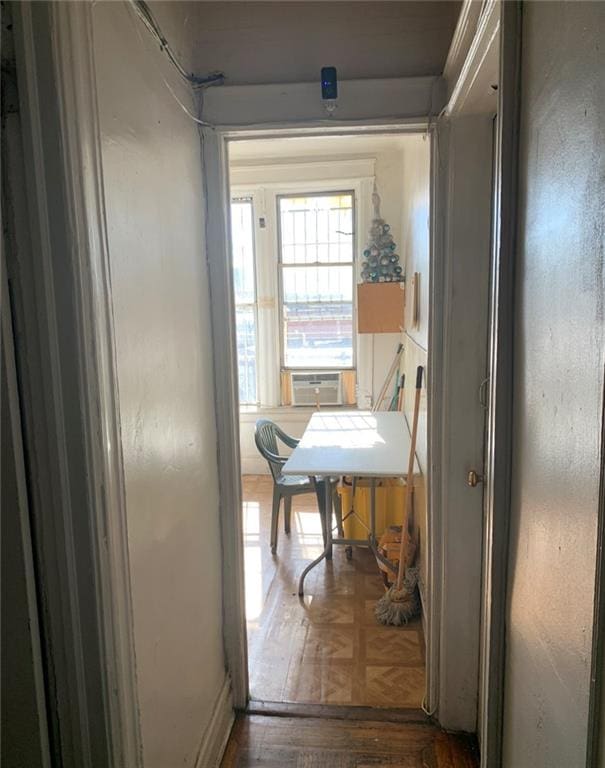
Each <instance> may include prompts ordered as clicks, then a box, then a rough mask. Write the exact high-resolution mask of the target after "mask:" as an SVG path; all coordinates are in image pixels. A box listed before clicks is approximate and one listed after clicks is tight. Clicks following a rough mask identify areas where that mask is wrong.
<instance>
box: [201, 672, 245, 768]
mask: <svg viewBox="0 0 605 768" xmlns="http://www.w3.org/2000/svg"><path fill="white" fill-rule="evenodd" d="M234 722H235V712H234V709H233V697H232V695H231V680H230V678H229V675H227V676H226V677H225V682H224V683H223V686H222V688H221V690H220V691H219V694H218V696H217V697H216V701H215V702H214V705H213V707H212V717H211V718H210V722H209V723H208V726H207V728H206V731H205V732H204V736H203V738H202V743H201V744H200V750H199V752H198V756H197V760H196V761H195V768H218V766H219V765H220V764H221V760H222V758H223V753H224V752H225V748H226V746H227V742H228V741H229V736H230V734H231V729H232V728H233V723H234Z"/></svg>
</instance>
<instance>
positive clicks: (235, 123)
mask: <svg viewBox="0 0 605 768" xmlns="http://www.w3.org/2000/svg"><path fill="white" fill-rule="evenodd" d="M338 91H339V93H338V106H337V109H336V112H335V113H334V116H333V117H332V118H329V117H328V115H327V113H326V111H325V109H324V105H323V102H322V100H321V93H320V88H319V83H283V84H269V85H222V86H216V87H214V88H208V89H207V90H206V91H205V93H204V95H203V109H202V117H203V119H204V121H206V122H208V123H210V124H211V125H213V126H214V127H217V128H222V129H227V128H230V127H231V128H234V129H236V130H237V129H241V128H245V127H248V128H253V127H260V126H263V125H268V124H269V125H271V124H275V125H284V124H285V125H286V126H288V127H290V128H294V127H296V129H297V130H299V131H300V129H301V128H303V127H304V126H305V124H306V125H307V126H310V125H316V126H319V125H330V124H331V125H334V126H338V125H339V123H342V122H343V121H346V122H351V121H361V122H362V123H364V124H366V125H367V123H368V121H385V120H393V121H401V120H402V119H405V118H407V119H410V118H412V119H415V118H418V117H421V118H425V117H426V116H427V115H432V114H438V113H439V112H440V111H441V109H442V108H443V105H444V95H443V87H442V84H441V79H440V78H439V77H433V76H431V77H407V78H388V79H379V80H373V79H368V80H343V81H340V82H339V83H338ZM341 128H342V126H341Z"/></svg>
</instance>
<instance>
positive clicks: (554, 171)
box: [503, 2, 605, 768]
mask: <svg viewBox="0 0 605 768" xmlns="http://www.w3.org/2000/svg"><path fill="white" fill-rule="evenodd" d="M604 33H605V5H604V4H602V3H584V2H580V3H556V2H555V3H525V4H524V9H523V30H522V61H521V81H522V87H521V93H522V103H521V125H520V153H519V203H518V204H519V208H518V210H519V224H518V235H517V243H518V245H517V261H516V266H515V272H516V299H515V322H516V328H515V359H514V372H515V381H514V392H513V395H514V397H513V410H514V422H513V469H512V504H511V529H510V550H509V565H508V574H509V595H508V615H507V617H506V669H505V685H506V690H505V702H504V727H503V737H504V757H503V765H504V766H505V767H506V768H569V767H570V766H583V765H586V764H587V763H586V746H587V736H588V733H589V729H588V712H589V690H590V672H591V655H592V654H591V642H592V631H593V601H594V584H595V554H596V544H597V510H598V504H599V474H600V471H601V462H602V451H603V446H602V444H601V439H602V436H601V424H602V418H603V413H602V403H603V400H602V398H603V386H604V381H603V365H604V362H605V330H604V314H603V297H604V296H605V284H604V283H605V275H604V265H603V251H604V229H603V210H604V209H605V192H604V189H605V188H604V186H603V171H604V165H603V125H604V121H605V91H604V89H603V82H602V72H603V71H604V69H605V53H604V50H603V45H602V40H603V35H604Z"/></svg>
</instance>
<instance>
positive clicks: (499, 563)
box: [429, 0, 520, 768]
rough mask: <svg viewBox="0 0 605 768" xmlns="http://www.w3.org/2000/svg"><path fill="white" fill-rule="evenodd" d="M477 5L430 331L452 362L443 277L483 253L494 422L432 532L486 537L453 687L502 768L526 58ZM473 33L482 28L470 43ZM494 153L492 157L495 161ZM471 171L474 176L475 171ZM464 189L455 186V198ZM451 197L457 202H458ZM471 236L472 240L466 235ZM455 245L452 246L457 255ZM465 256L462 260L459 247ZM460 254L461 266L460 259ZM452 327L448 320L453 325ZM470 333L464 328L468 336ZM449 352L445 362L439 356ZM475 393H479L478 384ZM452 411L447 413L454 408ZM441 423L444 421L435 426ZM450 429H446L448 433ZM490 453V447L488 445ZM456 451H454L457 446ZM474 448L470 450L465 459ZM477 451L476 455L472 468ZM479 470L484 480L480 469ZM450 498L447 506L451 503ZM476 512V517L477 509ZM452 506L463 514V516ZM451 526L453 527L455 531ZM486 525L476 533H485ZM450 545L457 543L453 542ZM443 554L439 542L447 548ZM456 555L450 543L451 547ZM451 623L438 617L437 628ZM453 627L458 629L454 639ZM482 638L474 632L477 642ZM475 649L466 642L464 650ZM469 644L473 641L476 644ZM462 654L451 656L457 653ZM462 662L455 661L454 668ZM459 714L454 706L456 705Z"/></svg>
mask: <svg viewBox="0 0 605 768" xmlns="http://www.w3.org/2000/svg"><path fill="white" fill-rule="evenodd" d="M477 5H478V4H476V3H473V2H472V0H465V2H464V4H463V8H462V11H461V14H460V19H459V24H458V27H457V30H456V33H455V35H454V39H453V41H452V47H451V49H450V55H449V56H448V60H447V62H446V70H445V72H444V79H445V81H446V88H447V93H448V96H449V101H448V104H447V106H446V108H445V109H444V111H443V113H442V115H441V116H440V118H439V120H438V121H437V128H436V131H437V135H438V138H439V139H443V140H442V141H441V140H438V141H437V142H436V143H435V146H434V149H435V152H434V156H433V168H434V174H435V177H434V183H433V189H434V193H435V195H436V201H435V204H434V205H433V213H434V216H436V217H437V219H438V220H437V221H435V224H434V227H433V233H434V237H435V240H436V242H435V245H434V252H435V253H436V254H437V256H436V258H435V274H434V278H433V296H432V303H433V307H434V309H435V314H434V315H433V321H434V323H435V334H434V339H435V346H434V347H433V350H432V351H433V353H434V354H435V355H439V354H443V356H444V359H447V354H448V346H451V340H449V341H448V339H447V338H444V334H443V332H442V329H443V328H444V327H445V326H446V324H447V322H448V316H447V312H448V308H447V306H446V307H445V308H442V307H440V305H439V302H438V297H439V296H442V297H447V295H448V290H449V289H448V285H447V281H448V279H450V278H448V275H451V273H452V270H454V269H456V268H457V269H460V268H465V265H466V267H467V268H468V267H472V266H473V262H472V261H469V260H468V253H467V249H468V248H469V247H470V248H477V247H479V250H478V251H477V254H476V256H477V257H479V256H480V254H482V255H483V259H485V260H486V261H489V262H490V264H491V267H490V278H489V287H488V288H487V291H488V294H489V298H490V316H489V320H488V322H487V324H486V325H487V329H488V332H489V336H488V335H487V334H486V338H488V341H489V359H488V357H487V354H486V360H485V363H486V370H490V371H491V374H492V375H491V378H490V380H489V386H488V390H489V406H490V407H489V411H488V417H487V432H486V434H487V444H486V446H485V448H486V450H485V465H484V452H483V444H481V446H480V450H479V447H477V449H476V451H475V454H476V455H475V457H474V462H476V464H475V463H473V464H469V463H468V461H466V462H460V461H458V462H457V463H456V462H455V463H454V464H453V469H454V472H453V473H452V465H448V463H447V461H446V460H445V455H444V454H442V455H443V456H444V458H443V461H441V462H438V463H437V464H436V473H437V476H438V479H437V482H435V484H434V493H435V495H434V496H433V498H432V502H433V504H434V505H435V506H434V509H433V514H432V515H431V517H430V519H431V520H433V519H435V517H436V516H437V515H439V514H440V513H441V514H443V515H445V517H446V519H445V520H442V521H441V526H442V528H444V529H447V528H448V527H449V530H450V531H451V532H452V531H453V535H454V536H456V528H457V527H458V526H459V524H460V521H461V520H464V519H465V516H466V515H468V513H469V509H470V508H471V505H472V507H473V510H474V512H473V514H475V515H477V518H478V520H477V525H476V526H474V528H473V531H474V533H476V532H477V528H481V529H482V531H481V538H480V539H479V540H477V539H475V542H474V546H475V552H476V556H477V559H478V561H479V562H480V563H481V568H480V569H477V568H475V569H474V580H475V581H474V583H473V579H472V578H471V576H470V573H469V578H467V580H466V586H467V588H468V591H466V590H465V591H464V593H463V595H464V597H463V599H464V600H468V599H469V595H475V596H476V590H477V585H478V584H481V590H480V603H481V620H480V623H479V625H478V626H477V627H476V630H477V632H476V645H475V653H476V658H475V667H474V668H470V667H469V669H468V670H467V675H466V677H460V673H459V672H458V671H457V673H458V674H459V678H458V685H459V687H462V686H463V685H464V684H468V685H470V684H472V681H473V680H474V681H475V682H476V687H477V691H478V698H477V701H476V704H477V707H478V710H477V714H478V723H476V726H477V727H478V729H479V734H478V735H479V739H480V745H481V765H482V766H483V767H485V768H487V766H489V768H496V767H497V766H498V765H499V764H500V752H501V746H500V741H501V713H502V695H503V673H504V623H505V605H506V563H507V551H508V514H509V508H510V501H509V500H510V459H511V424H512V400H511V392H512V390H511V382H512V362H511V361H512V344H513V326H512V317H513V314H512V313H513V297H514V294H513V290H514V281H513V270H514V243H515V231H516V230H515V212H516V162H517V146H516V141H517V132H518V129H517V125H518V109H519V104H518V93H519V82H518V81H519V47H520V3H518V2H498V0H488V2H486V3H485V4H484V5H483V6H482V8H481V10H480V11H479V12H478V9H477ZM471 28H475V31H474V34H473V33H472V32H471ZM494 76H496V77H497V83H496V84H497V92H494V90H493V89H491V88H490V82H491V81H490V78H491V77H494ZM496 113H497V114H498V117H499V120H498V131H497V134H496V138H495V146H494V140H493V137H492V130H491V127H490V126H489V125H487V124H486V125H485V126H484V128H483V129H481V128H480V121H481V120H482V119H483V120H489V121H490V122H491V119H492V118H493V116H494V114H496ZM461 120H466V121H467V123H468V130H469V131H472V130H474V129H475V128H477V129H479V133H478V134H477V135H476V136H475V137H471V138H469V137H467V136H465V135H464V134H465V133H466V129H465V131H463V132H462V137H460V136H456V124H457V122H459V121H461ZM471 144H472V145H473V152H475V153H477V154H479V153H481V152H486V151H488V152H489V161H490V163H491V159H492V157H493V158H494V160H495V163H494V165H495V168H494V177H495V178H494V190H495V199H494V224H495V226H494V231H493V232H492V231H491V219H492V216H491V213H490V215H488V216H485V215H484V216H483V217H482V224H481V225H480V226H477V225H476V223H474V224H473V225H472V226H474V227H475V233H474V237H472V238H471V239H470V240H468V239H467V240H466V241H465V240H464V239H462V238H461V237H460V236H457V235H456V233H455V232H454V235H453V237H454V240H453V241H452V239H451V238H452V235H451V233H449V234H448V228H449V227H450V226H451V223H452V222H455V221H456V220H457V218H458V217H459V216H464V215H465V213H466V215H468V211H469V210H471V211H473V208H472V206H473V204H475V205H477V204H478V203H479V201H480V200H481V199H482V198H484V199H485V196H486V195H487V196H488V197H490V196H491V194H492V182H491V173H490V178H489V179H488V178H487V177H485V176H484V177H483V178H481V177H480V175H479V174H478V173H476V172H473V171H472V160H469V158H467V159H466V160H465V161H464V162H463V164H462V166H461V168H462V170H463V172H464V174H465V175H466V169H467V168H470V169H471V175H472V174H473V173H474V175H475V178H474V179H473V178H471V179H469V178H465V179H464V180H463V182H464V184H463V186H462V193H463V195H465V196H467V199H466V200H461V199H460V197H461V195H460V184H459V182H457V181H456V171H457V164H458V159H457V155H458V154H459V153H460V152H462V153H464V152H467V151H468V149H469V146H470V145H471ZM493 152H494V154H492V153H493ZM469 163H470V164H469ZM457 185H458V186H457ZM453 193H455V194H453ZM463 234H466V235H468V232H467V233H463ZM456 240H457V244H456ZM461 244H462V246H463V247H462V248H461V247H460V245H461ZM456 250H458V254H456V253H455V251H456ZM450 319H451V318H450ZM460 320H461V321H462V324H461V326H460V328H459V331H461V332H462V333H459V335H458V336H457V337H455V341H456V342H457V343H460V342H461V341H463V340H464V338H465V337H464V334H465V333H466V334H468V338H472V335H471V334H473V333H476V329H474V328H473V327H472V324H469V322H468V318H467V319H466V320H465V319H464V318H463V317H462V318H459V321H460ZM465 325H466V327H465ZM440 343H441V345H442V351H440V350H439V344H440ZM436 362H437V361H434V363H435V364H434V365H433V369H434V371H435V375H436V376H438V375H439V368H438V367H437V365H436ZM441 372H442V373H443V375H444V376H446V377H447V376H448V375H449V379H447V380H446V381H444V380H438V381H437V382H436V384H435V389H434V390H433V392H432V394H433V395H434V396H435V397H436V400H435V402H433V403H432V408H431V413H432V417H431V419H430V423H429V429H430V440H431V441H432V443H433V445H434V449H435V455H439V453H440V452H441V451H442V450H443V448H444V441H447V439H448V429H449V428H450V427H451V423H452V422H451V420H450V419H449V418H448V414H447V413H443V410H444V407H443V406H444V404H445V410H447V407H448V406H447V401H446V399H445V398H446V396H447V391H448V389H449V388H450V387H452V386H455V385H456V382H457V381H459V379H460V372H456V370H455V369H454V368H453V367H452V366H449V365H448V364H447V362H446V363H444V366H443V368H442V369H441ZM477 383H478V382H477ZM479 400H480V393H479V391H477V393H476V398H475V399H471V400H470V401H469V405H470V407H471V408H474V409H475V411H474V412H475V418H476V416H477V410H476V409H477V408H479V407H480V402H479ZM450 410H452V408H451V406H450ZM439 419H441V420H442V422H441V423H439ZM446 426H447V428H446ZM482 443H483V441H482ZM460 444H461V443H460V442H458V441H457V445H460ZM470 448H471V446H470V445H469V449H470ZM471 453H472V451H471V450H469V457H470V455H471ZM482 466H483V471H481V467H482ZM463 468H465V469H466V470H468V469H471V468H476V469H477V470H478V471H479V472H480V474H482V475H485V477H486V483H485V488H484V498H483V499H481V498H480V497H479V496H475V498H474V499H472V498H471V497H467V499H466V500H464V498H463V496H462V493H463V491H462V484H463V483H464V472H463V471H462V470H463ZM446 493H449V494H450V499H447V500H446V496H445V494H446ZM456 494H458V501H457V502H455V503H454V509H448V506H450V504H451V498H454V499H455V496H456ZM479 505H481V509H479ZM456 506H457V508H456ZM447 518H449V522H450V524H449V526H448V519H447ZM479 519H480V522H479ZM451 536H452V533H450V538H451ZM447 545H448V541H447V540H445V539H444V540H443V546H444V548H445V547H446V546H447ZM449 545H450V546H451V541H450V542H449ZM446 559H447V555H443V556H442V558H435V561H434V562H435V565H436V566H437V565H438V564H439V563H440V562H442V561H445V560H446ZM431 576H432V578H434V579H441V580H442V581H443V582H444V583H445V584H446V586H444V593H445V599H448V600H453V602H454V605H456V603H458V604H459V605H460V609H461V611H462V610H464V606H463V605H462V602H461V601H460V597H459V594H457V592H454V593H453V594H452V593H451V590H450V585H449V580H447V581H446V580H445V579H444V573H443V572H440V571H437V572H435V573H433V574H431ZM445 615H446V611H445V610H444V612H443V613H442V617H443V616H445ZM448 631H449V630H448V628H447V627H445V628H443V627H442V628H441V629H440V633H441V634H442V636H444V642H443V646H442V649H441V657H440V659H438V660H436V662H435V663H441V664H446V665H449V667H450V668H451V667H452V666H453V664H452V657H451V656H449V657H448V654H449V651H450V650H451V649H452V644H451V643H450V642H449V640H448V639H447V637H445V636H446V635H447V634H448ZM455 631H456V625H454V632H455ZM474 631H475V628H474V627H473V632H474ZM468 641H469V639H467V642H468ZM471 642H472V641H471ZM454 651H455V649H454ZM454 658H455V657H454ZM441 680H442V682H441V690H440V691H438V692H436V694H435V696H436V697H437V699H438V702H439V708H438V714H439V719H440V721H441V722H442V723H443V724H445V725H446V726H448V727H454V728H463V729H466V730H475V728H474V727H473V725H474V724H475V719H474V718H475V713H474V712H473V711H472V710H470V709H467V711H466V716H465V718H464V721H460V719H459V718H458V717H457V716H456V713H454V712H453V711H452V709H451V705H450V701H449V700H448V690H449V691H451V685H448V684H445V685H444V684H443V675H441ZM454 706H455V705H454Z"/></svg>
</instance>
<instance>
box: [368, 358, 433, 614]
mask: <svg viewBox="0 0 605 768" xmlns="http://www.w3.org/2000/svg"><path fill="white" fill-rule="evenodd" d="M422 374H423V368H422V366H421V365H419V366H418V368H417V370H416V398H415V401H414V415H413V419H412V435H411V438H410V457H409V461H408V474H407V480H406V500H405V517H406V519H405V520H404V524H403V526H402V528H401V543H400V549H399V565H398V568H397V581H396V582H395V584H393V585H392V586H391V587H390V588H389V589H388V590H387V592H386V594H385V595H384V596H383V597H381V598H380V600H379V601H378V602H377V603H376V608H375V609H374V613H375V615H376V618H377V619H378V621H379V622H380V623H381V624H392V625H394V626H396V627H399V626H401V625H402V624H407V622H408V620H409V619H411V618H412V617H413V616H415V615H416V614H417V613H418V610H419V608H420V603H419V600H418V590H417V584H418V569H417V568H413V567H411V566H412V563H413V562H414V558H415V555H416V538H415V531H414V511H413V510H414V508H413V504H414V460H415V455H416V434H417V432H418V412H419V410H420V395H421V392H422Z"/></svg>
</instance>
